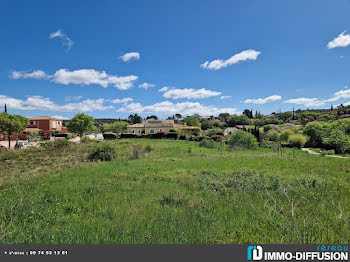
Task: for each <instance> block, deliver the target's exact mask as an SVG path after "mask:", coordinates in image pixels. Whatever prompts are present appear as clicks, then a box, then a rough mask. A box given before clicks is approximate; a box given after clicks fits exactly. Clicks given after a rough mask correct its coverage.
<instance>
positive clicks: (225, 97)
mask: <svg viewBox="0 0 350 262" xmlns="http://www.w3.org/2000/svg"><path fill="white" fill-rule="evenodd" d="M231 97H232V96H220V99H227V98H231Z"/></svg>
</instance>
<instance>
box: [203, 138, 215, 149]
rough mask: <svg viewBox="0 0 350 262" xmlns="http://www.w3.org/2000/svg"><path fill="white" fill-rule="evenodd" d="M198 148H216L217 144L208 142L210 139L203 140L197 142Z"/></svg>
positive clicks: (211, 141)
mask: <svg viewBox="0 0 350 262" xmlns="http://www.w3.org/2000/svg"><path fill="white" fill-rule="evenodd" d="M199 146H201V147H208V148H216V147H217V146H218V143H217V142H215V141H213V140H210V139H206V138H205V139H203V140H202V141H200V142H199Z"/></svg>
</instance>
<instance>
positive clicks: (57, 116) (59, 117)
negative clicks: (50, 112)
mask: <svg viewBox="0 0 350 262" xmlns="http://www.w3.org/2000/svg"><path fill="white" fill-rule="evenodd" d="M51 117H53V118H57V119H62V120H68V119H69V118H68V117H65V116H59V115H56V116H51Z"/></svg>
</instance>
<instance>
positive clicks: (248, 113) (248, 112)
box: [243, 109, 250, 117]
mask: <svg viewBox="0 0 350 262" xmlns="http://www.w3.org/2000/svg"><path fill="white" fill-rule="evenodd" d="M243 115H246V116H247V117H249V116H250V110H249V109H244V111H243Z"/></svg>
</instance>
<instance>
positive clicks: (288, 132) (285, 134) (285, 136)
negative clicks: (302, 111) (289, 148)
mask: <svg viewBox="0 0 350 262" xmlns="http://www.w3.org/2000/svg"><path fill="white" fill-rule="evenodd" d="M292 134H293V132H292V130H290V129H288V130H285V131H283V132H281V134H280V140H281V141H282V142H288V138H289V136H290V135H292Z"/></svg>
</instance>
